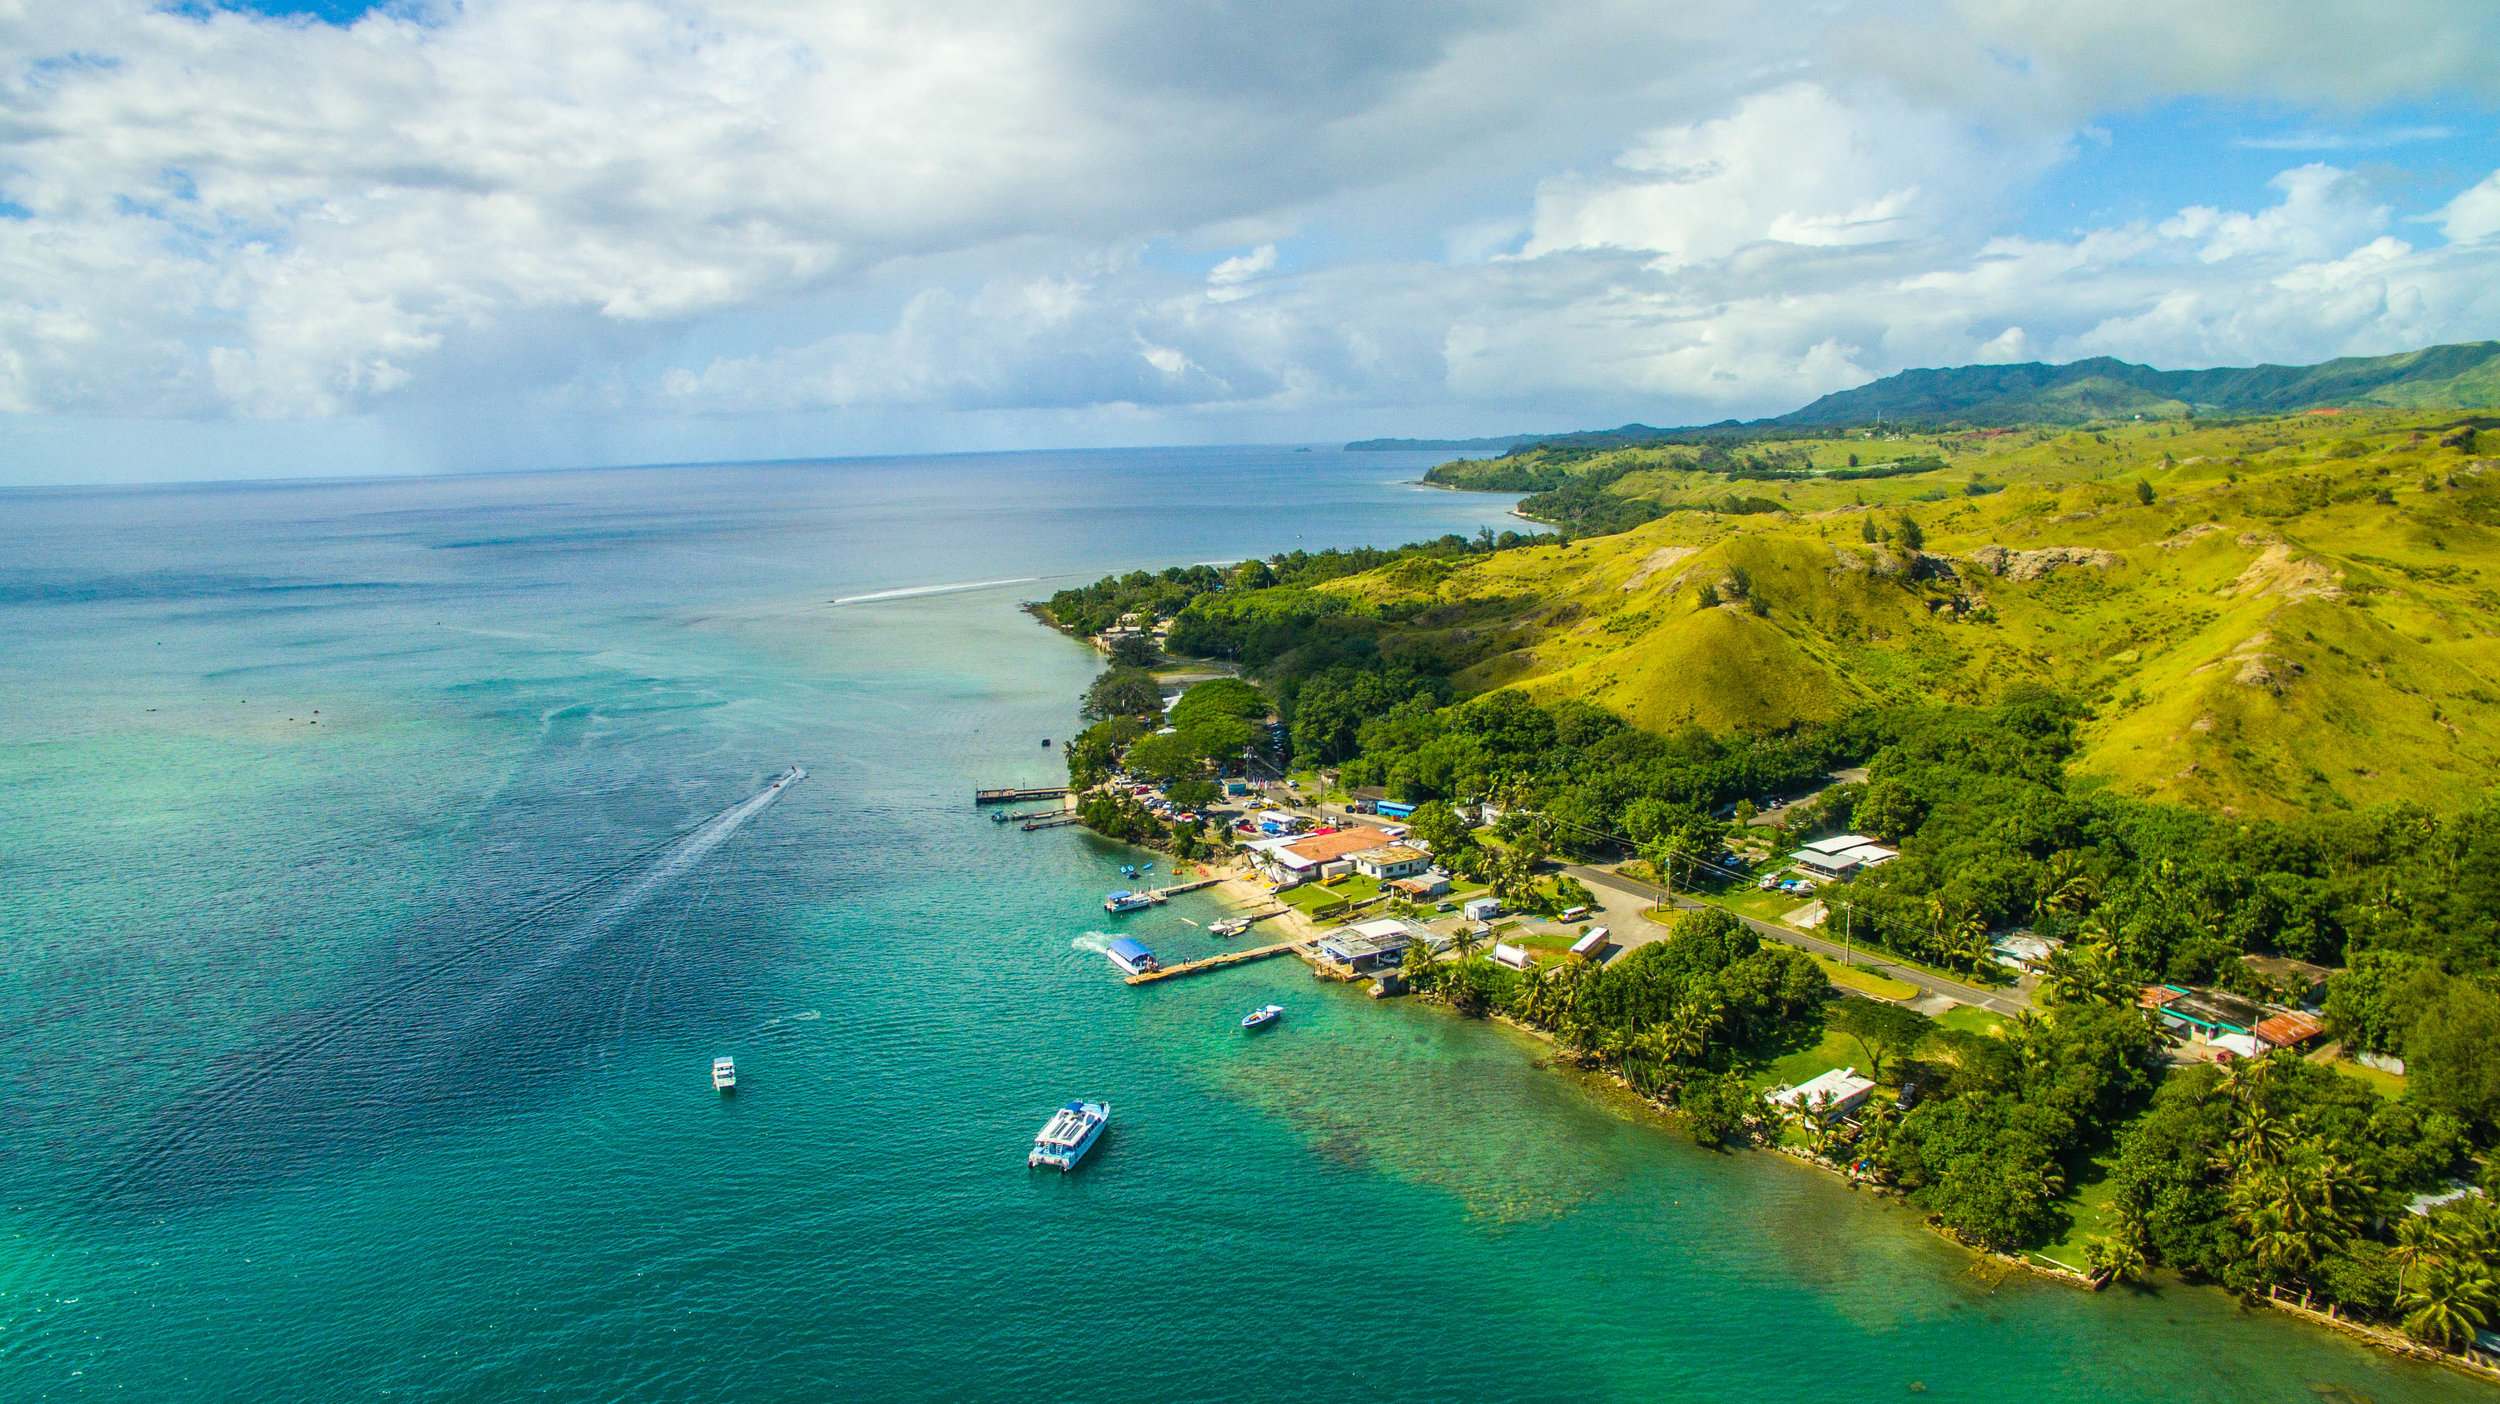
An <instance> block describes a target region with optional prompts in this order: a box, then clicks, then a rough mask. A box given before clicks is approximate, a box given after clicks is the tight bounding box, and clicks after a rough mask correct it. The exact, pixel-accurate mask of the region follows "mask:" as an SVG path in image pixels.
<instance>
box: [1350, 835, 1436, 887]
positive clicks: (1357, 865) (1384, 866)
mask: <svg viewBox="0 0 2500 1404" xmlns="http://www.w3.org/2000/svg"><path fill="white" fill-rule="evenodd" d="M1353 858H1354V871H1356V872H1358V873H1361V874H1362V875H1363V876H1365V877H1368V878H1378V879H1380V880H1381V881H1382V882H1393V881H1395V880H1397V879H1398V878H1406V877H1413V876H1415V875H1416V874H1417V873H1420V872H1422V871H1423V870H1424V869H1426V868H1429V867H1431V866H1432V860H1431V859H1430V858H1428V857H1426V856H1425V855H1424V854H1423V853H1421V852H1419V851H1417V850H1415V849H1412V848H1408V847H1407V846H1406V845H1404V844H1401V843H1384V844H1382V845H1381V846H1380V847H1378V848H1366V849H1363V850H1361V851H1359V852H1357V853H1355V854H1354V855H1353Z"/></svg>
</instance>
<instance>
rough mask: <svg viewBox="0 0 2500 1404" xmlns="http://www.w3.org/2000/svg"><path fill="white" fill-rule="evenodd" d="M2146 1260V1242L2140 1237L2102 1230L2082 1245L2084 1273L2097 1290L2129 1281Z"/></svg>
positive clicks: (2142, 1269)
mask: <svg viewBox="0 0 2500 1404" xmlns="http://www.w3.org/2000/svg"><path fill="white" fill-rule="evenodd" d="M2146 1266H2147V1264H2146V1262H2145V1260H2144V1245H2143V1243H2142V1241H2140V1240H2139V1239H2136V1238H2133V1237H2130V1236H2127V1235H2124V1234H2102V1235H2098V1236H2095V1237H2093V1238H2091V1239H2088V1240H2086V1241H2085V1243H2084V1245H2083V1275H2084V1276H2085V1277H2087V1278H2089V1279H2090V1280H2091V1282H2092V1290H2093V1291H2095V1292H2097V1291H2099V1290H2101V1289H2102V1288H2104V1287H2107V1286H2108V1285H2109V1284H2111V1283H2113V1282H2127V1281H2132V1280H2133V1279H2135V1278H2137V1277H2140V1276H2142V1275H2143V1273H2144V1269H2145V1268H2146Z"/></svg>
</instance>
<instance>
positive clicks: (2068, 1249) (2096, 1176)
mask: <svg viewBox="0 0 2500 1404" xmlns="http://www.w3.org/2000/svg"><path fill="white" fill-rule="evenodd" d="M2111 1164H2112V1159H2111V1158H2104V1157H2101V1156H2095V1157H2093V1158H2092V1161H2091V1163H2090V1164H2088V1165H2086V1166H2084V1167H2083V1168H2082V1169H2081V1170H2079V1171H2078V1172H2076V1176H2075V1183H2074V1184H2073V1185H2072V1186H2071V1187H2070V1188H2069V1189H2068V1190H2067V1192H2066V1197H2065V1198H2064V1199H2063V1200H2061V1201H2059V1204H2060V1206H2061V1207H2063V1208H2064V1209H2065V1210H2066V1213H2067V1216H2068V1217H2069V1218H2070V1219H2071V1220H2072V1221H2073V1222H2071V1223H2069V1224H2068V1225H2067V1226H2066V1232H2065V1233H2063V1234H2061V1235H2060V1236H2059V1237H2058V1239H2057V1241H2056V1242H2054V1243H2051V1244H2048V1245H2047V1246H2045V1247H2043V1248H2041V1249H2039V1250H2038V1251H2039V1253H2040V1256H2042V1257H2044V1258H2047V1259H2049V1260H2050V1261H2051V1262H2055V1263H2057V1264H2059V1265H2061V1266H2064V1267H2070V1268H2073V1269H2074V1270H2075V1271H2077V1272H2081V1271H2083V1244H2084V1240H2086V1239H2088V1238H2093V1237H2097V1236H2098V1235H2100V1234H2104V1233H2107V1232H2109V1225H2108V1224H2106V1223H2104V1222H2102V1215H2101V1211H2102V1209H2104V1208H2106V1207H2107V1206H2108V1204H2109V1202H2110V1200H2111V1198H2112V1197H2114V1196H2115V1195H2116V1194H2117V1189H2118V1187H2117V1186H2116V1185H2115V1184H2113V1183H2112V1182H2111V1181H2110V1178H2109V1169H2110V1165H2111Z"/></svg>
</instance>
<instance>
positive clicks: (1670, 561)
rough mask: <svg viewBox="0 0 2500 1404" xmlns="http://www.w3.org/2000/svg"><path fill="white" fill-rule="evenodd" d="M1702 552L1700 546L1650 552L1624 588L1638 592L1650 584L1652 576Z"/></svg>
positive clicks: (1661, 548)
mask: <svg viewBox="0 0 2500 1404" xmlns="http://www.w3.org/2000/svg"><path fill="white" fill-rule="evenodd" d="M1700 551H1701V548H1700V547H1699V546H1661V547H1659V548H1658V549H1657V550H1655V551H1652V552H1650V553H1649V555H1648V556H1647V557H1645V558H1643V560H1642V561H1641V568H1640V569H1639V570H1636V571H1634V572H1633V573H1632V578H1631V579H1629V580H1626V581H1624V582H1623V588H1624V589H1626V590H1637V589H1639V588H1641V587H1642V586H1643V585H1646V584H1648V583H1649V579H1650V577H1651V576H1653V575H1656V574H1657V573H1658V572H1660V571H1662V570H1665V569H1666V568H1667V567H1669V566H1672V565H1674V564H1675V563H1676V562H1678V561H1680V560H1683V559H1684V558H1685V557H1687V556H1692V555H1697V554H1699V553H1700Z"/></svg>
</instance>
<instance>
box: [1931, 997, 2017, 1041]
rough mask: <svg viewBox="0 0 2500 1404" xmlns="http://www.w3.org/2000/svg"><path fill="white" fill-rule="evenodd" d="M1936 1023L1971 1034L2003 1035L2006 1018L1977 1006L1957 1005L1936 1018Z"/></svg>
mask: <svg viewBox="0 0 2500 1404" xmlns="http://www.w3.org/2000/svg"><path fill="white" fill-rule="evenodd" d="M1936 1022H1937V1023H1939V1024H1942V1025H1944V1026H1945V1027H1946V1028H1948V1029H1964V1030H1967V1031H1969V1032H1971V1033H1981V1034H2002V1033H2004V1032H2005V1016H2004V1015H2002V1014H1999V1013H1996V1012H1995V1011H1993V1010H1988V1009H1982V1008H1980V1007H1979V1006H1978V1005H1976V1004H1957V1005H1955V1006H1953V1007H1952V1008H1951V1009H1948V1010H1946V1011H1945V1012H1943V1013H1942V1014H1939V1015H1937V1016H1936Z"/></svg>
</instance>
